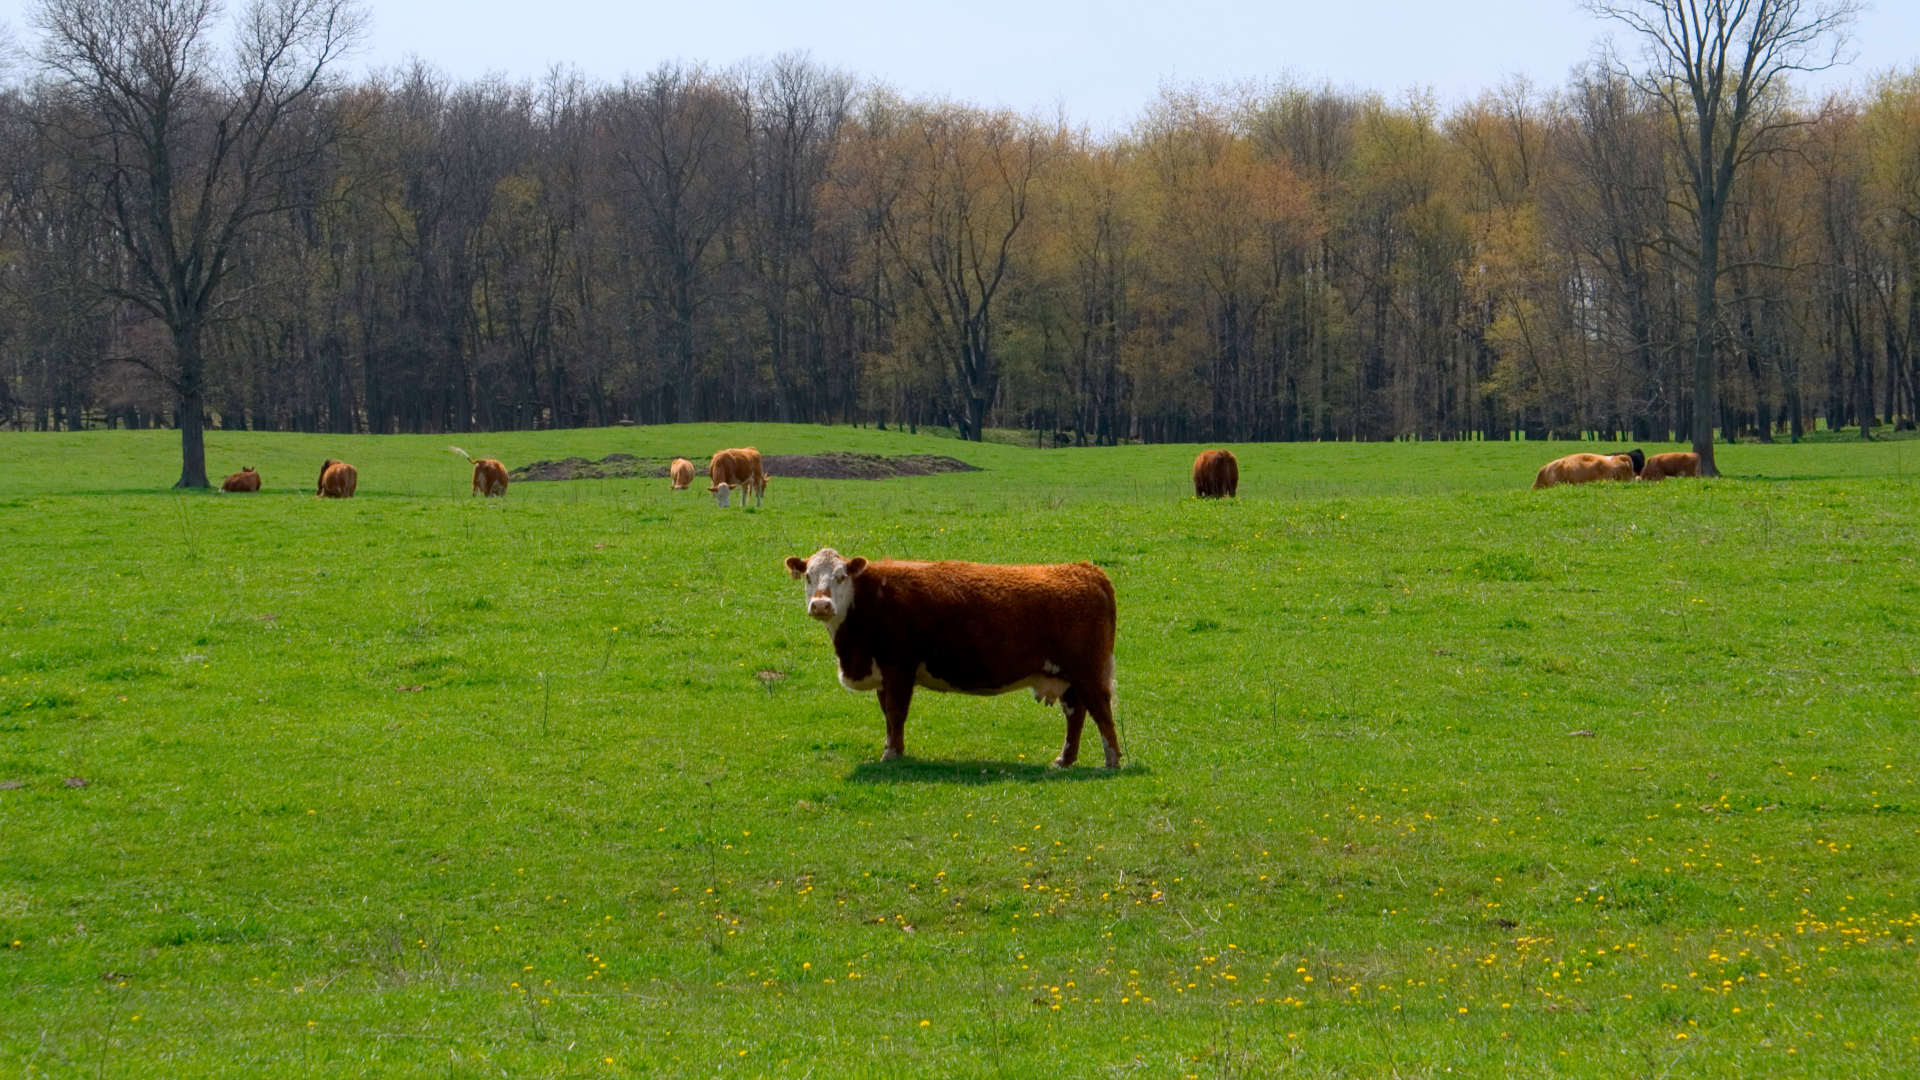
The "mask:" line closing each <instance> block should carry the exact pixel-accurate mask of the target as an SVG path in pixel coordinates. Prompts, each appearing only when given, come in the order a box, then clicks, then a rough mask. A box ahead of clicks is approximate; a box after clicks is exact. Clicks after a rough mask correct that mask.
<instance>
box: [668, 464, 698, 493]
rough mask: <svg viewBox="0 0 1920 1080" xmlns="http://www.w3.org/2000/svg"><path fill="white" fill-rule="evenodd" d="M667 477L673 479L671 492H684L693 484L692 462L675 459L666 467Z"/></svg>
mask: <svg viewBox="0 0 1920 1080" xmlns="http://www.w3.org/2000/svg"><path fill="white" fill-rule="evenodd" d="M667 475H668V476H670V477H672V478H673V490H675V491H685V490H686V489H687V487H688V485H690V484H692V483H693V462H691V461H688V460H687V459H686V458H683V457H677V458H674V459H673V464H671V465H669V466H667Z"/></svg>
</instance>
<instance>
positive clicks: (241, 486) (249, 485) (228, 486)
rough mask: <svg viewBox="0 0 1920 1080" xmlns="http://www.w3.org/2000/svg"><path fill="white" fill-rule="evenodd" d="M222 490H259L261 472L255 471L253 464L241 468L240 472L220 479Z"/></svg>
mask: <svg viewBox="0 0 1920 1080" xmlns="http://www.w3.org/2000/svg"><path fill="white" fill-rule="evenodd" d="M220 490H221V491H259V490H260V474H259V473H257V472H254V471H253V466H251V465H249V466H247V467H246V468H244V469H241V470H240V471H239V472H237V473H234V474H233V475H231V476H229V477H227V478H226V479H225V480H222V481H220Z"/></svg>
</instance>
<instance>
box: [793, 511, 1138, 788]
mask: <svg viewBox="0 0 1920 1080" xmlns="http://www.w3.org/2000/svg"><path fill="white" fill-rule="evenodd" d="M787 572H788V573H789V574H791V575H793V576H794V577H795V578H799V579H801V580H804V581H805V582H806V585H807V614H808V615H811V616H812V617H813V618H815V619H818V620H819V621H820V622H821V623H823V624H825V626H826V628H827V636H828V637H830V638H832V639H833V651H834V655H835V657H836V658H837V659H838V661H839V669H840V682H841V685H843V686H845V687H846V688H847V689H849V690H855V691H866V690H876V691H878V692H879V695H880V711H881V713H882V714H883V715H884V716H885V717H886V722H887V744H886V751H885V753H884V755H883V756H884V757H887V758H897V757H899V756H901V755H902V754H905V753H906V752H907V742H906V728H907V707H908V706H909V705H910V704H912V702H913V689H914V687H916V686H924V687H926V688H928V689H930V690H943V691H957V692H959V693H963V694H983V695H985V694H1004V693H1006V692H1007V691H1009V690H1016V689H1019V688H1021V687H1029V688H1031V689H1032V690H1033V696H1034V700H1036V701H1039V702H1041V703H1043V704H1047V705H1051V704H1054V703H1055V702H1059V703H1060V704H1061V706H1062V707H1063V708H1064V709H1065V710H1066V716H1067V741H1066V745H1064V746H1063V747H1061V749H1060V756H1059V757H1058V758H1056V759H1054V764H1055V765H1056V766H1058V767H1060V768H1063V769H1064V768H1066V767H1067V766H1069V765H1072V764H1073V762H1074V759H1075V758H1076V757H1078V756H1079V754H1080V729H1081V727H1082V725H1083V724H1084V723H1085V722H1086V718H1087V714H1088V713H1092V714H1093V722H1094V724H1095V725H1097V726H1098V727H1099V729H1100V738H1101V740H1102V741H1103V742H1104V743H1105V744H1106V751H1107V768H1109V769H1117V768H1119V767H1120V736H1119V733H1118V732H1116V731H1115V730H1114V726H1113V690H1114V678H1113V635H1114V624H1115V618H1114V598H1113V583H1112V582H1111V581H1108V580H1107V575H1106V574H1104V573H1101V572H1100V569H1099V568H1098V567H1096V566H1094V565H1093V564H1091V563H1084V562H1082V563H1066V564H1060V565H1053V566H988V565H984V564H981V563H967V562H868V561H867V560H865V559H860V558H854V559H847V558H843V557H841V555H840V554H839V553H838V552H836V551H834V550H833V549H832V548H821V549H820V550H819V551H816V552H814V553H813V556H812V557H811V558H807V559H801V558H799V557H798V556H795V557H792V558H789V559H788V560H787Z"/></svg>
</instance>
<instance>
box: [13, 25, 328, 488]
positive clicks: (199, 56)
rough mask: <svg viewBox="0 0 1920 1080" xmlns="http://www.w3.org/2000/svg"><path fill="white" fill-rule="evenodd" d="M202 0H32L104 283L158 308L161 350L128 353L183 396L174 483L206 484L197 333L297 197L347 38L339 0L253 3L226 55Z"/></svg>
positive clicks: (321, 145)
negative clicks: (98, 233) (106, 240)
mask: <svg viewBox="0 0 1920 1080" xmlns="http://www.w3.org/2000/svg"><path fill="white" fill-rule="evenodd" d="M219 16H220V9H219V7H218V5H217V4H216V3H214V0H42V2H41V4H40V6H39V8H38V10H37V11H36V13H35V23H36V25H37V26H38V28H39V29H40V31H41V33H42V35H43V39H42V42H41V46H40V51H39V58H40V62H41V64H42V66H43V67H44V68H45V69H46V72H47V74H48V75H49V76H50V77H51V79H52V82H53V85H54V86H55V87H56V88H57V90H58V91H59V92H60V93H62V94H64V95H66V96H67V98H68V101H69V104H70V105H71V109H70V110H68V111H67V112H66V114H65V115H66V116H67V117H68V119H67V120H66V121H64V123H65V125H66V129H65V130H64V131H62V132H61V133H60V134H61V135H62V136H63V137H64V139H65V141H66V142H67V143H68V145H69V147H70V152H71V153H72V154H73V155H74V156H75V157H76V158H77V159H79V163H80V164H81V165H82V166H83V167H82V168H81V169H79V170H76V175H79V176H84V177H86V178H87V180H86V181H84V183H85V185H86V187H85V191H86V195H87V198H89V199H90V200H91V201H92V202H93V203H94V204H95V207H96V211H97V213H98V214H99V215H100V216H101V217H102V218H103V219H104V220H105V222H106V223H107V226H108V228H109V229H110V230H111V231H112V233H113V234H114V238H115V240H116V242H117V243H118V245H119V247H120V254H121V259H120V261H121V264H122V267H121V270H120V272H119V274H118V275H117V276H116V278H115V279H114V280H110V281H103V282H100V283H99V284H100V286H101V288H102V289H104V290H105V291H106V292H107V293H108V294H109V295H110V296H113V297H115V298H117V299H119V300H122V301H125V302H128V303H131V304H134V305H136V306H137V307H139V308H141V309H142V310H144V311H146V312H147V313H149V314H151V315H152V316H153V317H154V318H155V319H157V320H159V321H160V323H161V324H162V325H164V326H165V327H166V329H167V331H168V334H169V336H170V337H171V338H172V344H173V350H172V352H173V355H172V357H171V358H170V360H165V361H160V362H156V361H154V360H152V359H147V358H135V360H136V362H139V363H141V364H142V365H143V366H145V367H147V368H148V369H149V370H151V371H153V372H154V373H155V374H156V375H158V376H160V377H161V378H163V379H165V380H166V381H167V382H168V383H169V384H170V385H171V387H172V389H173V391H174V393H175V395H176V396H177V398H178V401H179V425H180V457H181V464H180V480H179V482H178V483H177V484H175V485H174V486H175V487H183V488H197V487H206V486H207V466H206V451H205V446H204V442H203V433H202V426H203V423H204V412H205V408H206V402H205V394H206V390H205V383H206V378H205V376H206V372H205V356H204V353H203V351H202V339H203V337H204V335H205V331H206V329H207V327H208V325H209V324H210V323H212V322H213V321H214V320H215V319H217V318H218V316H219V314H220V310H221V302H222V300H223V298H224V292H225V290H224V286H225V285H226V282H227V277H228V274H229V272H230V271H231V270H232V269H233V260H234V257H235V254H236V250H237V248H238V246H239V245H241V244H242V243H244V241H245V240H246V239H247V235H248V233H249V231H250V230H251V229H253V228H256V227H258V226H260V225H261V224H263V223H264V219H266V218H268V217H270V216H272V215H275V214H280V213H284V212H286V211H288V210H291V209H293V208H294V207H295V205H296V204H297V202H298V200H300V199H301V198H303V197H304V196H303V195H302V194H301V185H300V184H298V183H297V182H294V181H295V178H296V177H298V176H299V175H300V174H301V173H302V172H303V171H305V170H307V169H309V168H310V167H311V166H312V165H313V164H314V163H315V159H316V158H318V156H319V155H320V154H322V153H323V152H324V151H325V149H326V146H327V145H328V141H329V140H328V127H329V124H328V121H327V118H326V116H325V110H324V108H323V106H324V104H325V98H326V96H327V92H328V89H329V87H328V84H327V83H326V81H325V79H324V76H325V74H326V72H327V70H328V69H329V68H330V67H332V66H333V65H334V64H335V62H336V61H338V60H339V59H340V56H341V54H342V53H343V52H344V51H345V50H346V49H347V48H348V47H349V46H350V45H351V44H352V42H353V40H354V39H355V37H357V36H358V33H359V30H360V26H361V14H360V11H359V9H358V8H357V7H355V6H354V5H353V4H352V3H351V2H350V0H253V2H252V3H249V4H248V6H247V7H246V9H245V10H244V11H242V12H241V13H240V16H239V18H238V20H237V23H236V25H235V26H234V28H233V40H232V42H231V44H230V45H229V46H228V48H227V49H225V50H224V55H221V54H222V52H223V50H221V48H220V47H219V45H218V44H217V43H216V42H215V41H214V40H212V39H213V38H214V36H215V33H216V31H217V29H218V24H219V22H220V18H219Z"/></svg>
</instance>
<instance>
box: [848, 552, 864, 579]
mask: <svg viewBox="0 0 1920 1080" xmlns="http://www.w3.org/2000/svg"><path fill="white" fill-rule="evenodd" d="M866 569H867V560H865V559H863V558H861V557H860V556H858V555H855V556H854V557H853V558H851V559H848V560H847V576H848V577H859V576H860V575H861V574H863V573H865V572H866Z"/></svg>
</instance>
